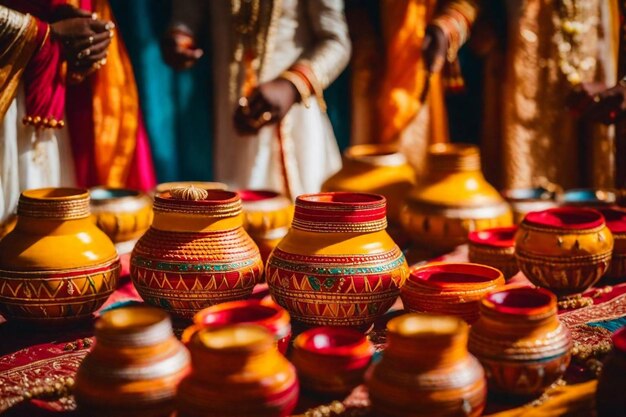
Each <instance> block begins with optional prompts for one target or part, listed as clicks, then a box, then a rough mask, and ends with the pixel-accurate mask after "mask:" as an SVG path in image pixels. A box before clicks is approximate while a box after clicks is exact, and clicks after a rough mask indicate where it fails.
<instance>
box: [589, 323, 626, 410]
mask: <svg viewBox="0 0 626 417" xmlns="http://www.w3.org/2000/svg"><path fill="white" fill-rule="evenodd" d="M596 410H597V412H598V417H622V416H623V415H624V410H626V327H622V328H621V329H619V330H618V331H617V332H615V334H614V335H613V351H612V352H611V354H610V355H609V356H608V357H607V359H606V361H605V362H604V366H603V367H602V373H601V374H600V377H599V379H598V390H597V391H596Z"/></svg>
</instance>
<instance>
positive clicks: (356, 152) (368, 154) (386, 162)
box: [343, 144, 407, 166]
mask: <svg viewBox="0 0 626 417" xmlns="http://www.w3.org/2000/svg"><path fill="white" fill-rule="evenodd" d="M343 156H344V158H346V159H347V160H350V161H356V162H362V163H367V164H372V165H376V166H400V165H404V164H406V163H407V159H406V156H404V154H403V153H402V152H400V148H399V147H398V146H397V145H394V144H361V145H353V146H350V147H348V148H346V150H345V151H344V153H343Z"/></svg>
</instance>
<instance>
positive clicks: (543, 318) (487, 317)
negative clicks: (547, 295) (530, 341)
mask: <svg viewBox="0 0 626 417" xmlns="http://www.w3.org/2000/svg"><path fill="white" fill-rule="evenodd" d="M479 320H480V321H481V322H483V323H489V326H490V327H497V328H499V329H501V332H503V333H506V334H530V333H533V332H534V331H535V330H539V329H542V328H544V327H545V326H547V325H550V324H555V323H557V322H558V318H557V311H556V308H554V309H547V310H545V311H541V312H535V313H527V314H522V313H520V314H511V313H503V312H500V311H497V310H496V309H494V308H493V307H490V306H486V305H485V304H482V305H481V306H480V319H479Z"/></svg>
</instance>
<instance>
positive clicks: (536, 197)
mask: <svg viewBox="0 0 626 417" xmlns="http://www.w3.org/2000/svg"><path fill="white" fill-rule="evenodd" d="M502 195H503V196H504V198H505V199H506V201H507V203H509V205H510V206H511V210H513V223H514V224H519V223H520V222H521V221H522V220H524V216H526V215H527V214H528V213H530V212H532V211H541V210H547V209H549V208H553V207H556V206H557V205H558V203H557V202H556V197H557V194H556V192H554V191H551V190H548V189H545V188H543V187H537V188H515V189H510V190H504V191H502Z"/></svg>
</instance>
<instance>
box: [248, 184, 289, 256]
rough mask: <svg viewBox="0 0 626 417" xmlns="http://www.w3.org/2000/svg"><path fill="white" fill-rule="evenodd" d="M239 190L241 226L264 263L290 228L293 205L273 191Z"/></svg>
mask: <svg viewBox="0 0 626 417" xmlns="http://www.w3.org/2000/svg"><path fill="white" fill-rule="evenodd" d="M238 193H239V195H240V196H241V201H242V203H243V228H244V229H246V231H247V232H248V234H249V235H250V237H251V238H252V240H254V242H255V243H256V244H257V245H258V247H259V251H260V252H261V258H263V261H264V262H265V261H267V258H268V256H269V255H270V252H271V251H272V250H273V249H274V248H275V247H276V245H278V242H280V241H281V239H282V238H283V237H285V235H286V234H287V232H288V231H289V226H291V219H293V204H292V203H291V201H290V200H289V199H288V198H287V197H285V196H282V195H281V194H279V193H277V192H274V191H265V190H240V191H238Z"/></svg>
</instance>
